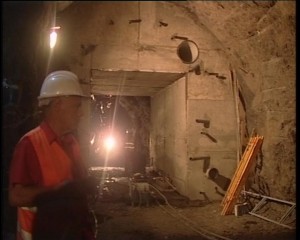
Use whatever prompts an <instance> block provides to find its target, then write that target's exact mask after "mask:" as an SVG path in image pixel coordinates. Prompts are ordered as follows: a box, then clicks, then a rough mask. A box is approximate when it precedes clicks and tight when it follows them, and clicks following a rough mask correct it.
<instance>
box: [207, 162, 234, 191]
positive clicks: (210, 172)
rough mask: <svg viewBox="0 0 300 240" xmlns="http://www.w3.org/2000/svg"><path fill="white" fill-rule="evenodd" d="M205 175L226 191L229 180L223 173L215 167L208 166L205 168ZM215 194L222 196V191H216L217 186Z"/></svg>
mask: <svg viewBox="0 0 300 240" xmlns="http://www.w3.org/2000/svg"><path fill="white" fill-rule="evenodd" d="M206 176H207V177H208V179H209V180H212V181H213V182H214V183H215V184H217V185H218V186H219V187H220V188H221V189H222V190H223V191H227V189H228V187H229V185H230V182H231V180H230V179H229V178H227V177H225V176H223V175H221V174H220V173H219V171H218V169H216V168H208V169H207V170H206ZM215 189H216V192H217V194H220V195H221V196H224V194H223V193H221V192H219V191H218V188H217V187H216V188H215Z"/></svg>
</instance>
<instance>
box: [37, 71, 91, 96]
mask: <svg viewBox="0 0 300 240" xmlns="http://www.w3.org/2000/svg"><path fill="white" fill-rule="evenodd" d="M71 95H73V96H74V95H75V96H81V97H88V96H86V95H84V94H83V91H82V89H81V87H80V84H79V81H78V77H77V76H76V75H75V74H74V73H72V72H70V71H55V72H52V73H50V74H49V75H48V76H47V77H46V78H45V80H44V82H43V85H42V87H41V91H40V95H39V96H38V99H39V100H40V99H45V98H51V97H59V96H71Z"/></svg>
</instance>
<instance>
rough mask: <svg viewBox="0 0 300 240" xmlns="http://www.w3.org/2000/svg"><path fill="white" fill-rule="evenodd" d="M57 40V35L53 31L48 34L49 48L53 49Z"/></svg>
mask: <svg viewBox="0 0 300 240" xmlns="http://www.w3.org/2000/svg"><path fill="white" fill-rule="evenodd" d="M56 40H57V33H56V32H55V31H53V32H51V33H50V48H51V49H52V48H54V46H55V44H56Z"/></svg>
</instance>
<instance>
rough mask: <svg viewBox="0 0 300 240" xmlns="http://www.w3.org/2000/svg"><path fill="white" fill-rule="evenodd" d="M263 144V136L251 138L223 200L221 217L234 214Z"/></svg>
mask: <svg viewBox="0 0 300 240" xmlns="http://www.w3.org/2000/svg"><path fill="white" fill-rule="evenodd" d="M262 142H263V137H262V136H254V137H251V138H250V140H249V143H248V145H247V147H246V149H245V151H244V153H243V156H242V159H241V161H240V163H239V165H238V167H237V169H236V171H235V173H234V175H233V178H232V180H231V182H230V185H229V187H228V190H227V192H226V194H225V196H224V198H223V200H222V203H221V205H223V210H222V213H221V215H228V214H232V212H233V208H234V204H235V203H236V201H237V198H238V196H239V194H240V192H241V190H242V187H243V186H244V184H245V182H246V179H247V177H248V175H249V172H250V169H251V167H252V164H253V162H254V160H255V158H256V155H257V153H258V151H259V150H260V147H261V145H262Z"/></svg>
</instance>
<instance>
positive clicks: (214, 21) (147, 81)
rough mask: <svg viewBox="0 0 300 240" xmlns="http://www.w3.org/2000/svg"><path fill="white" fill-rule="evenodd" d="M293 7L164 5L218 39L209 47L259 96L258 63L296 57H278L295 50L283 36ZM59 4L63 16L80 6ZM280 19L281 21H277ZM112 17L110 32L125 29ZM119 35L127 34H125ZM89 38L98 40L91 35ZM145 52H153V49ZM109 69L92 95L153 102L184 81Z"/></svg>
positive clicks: (170, 76) (97, 77) (94, 78)
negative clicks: (162, 91)
mask: <svg viewBox="0 0 300 240" xmlns="http://www.w3.org/2000/svg"><path fill="white" fill-rule="evenodd" d="M293 2H295V1H290V2H289V3H287V2H285V1H168V2H166V4H167V5H168V7H170V8H178V9H181V10H182V11H183V12H184V14H185V15H184V16H186V17H188V18H190V19H193V23H194V24H195V25H197V26H199V28H204V29H206V30H207V32H208V33H210V34H211V36H213V39H214V41H212V42H211V45H212V46H215V48H216V49H219V48H222V50H223V51H224V52H226V54H227V55H228V56H229V57H230V58H231V59H230V61H232V64H233V65H235V67H236V68H237V69H239V70H242V71H241V73H242V74H243V75H244V76H243V77H244V79H245V80H246V81H245V82H247V79H249V80H251V88H252V89H251V90H252V91H256V88H257V87H258V86H259V85H258V81H259V78H257V77H256V78H255V75H257V72H259V71H260V70H261V64H258V62H257V59H262V60H263V61H265V62H267V61H269V60H270V59H272V57H273V56H274V55H276V56H277V57H280V56H281V55H283V56H293V52H290V51H282V52H280V53H279V52H278V50H276V49H281V48H283V47H285V45H287V44H290V45H291V46H293V42H292V41H293V40H294V36H293V35H287V34H279V32H283V31H284V30H285V28H286V26H287V24H288V25H289V26H293V23H294V22H293V21H294V18H293V15H292V13H293V11H294V9H295V4H294V3H293ZM57 3H58V5H57V6H58V7H57V9H58V11H60V12H63V13H64V12H65V11H68V10H69V9H70V8H71V7H72V6H74V4H75V3H76V2H73V1H61V2H57ZM150 10H151V9H149V14H150V13H151V11H154V9H152V10H151V11H150ZM155 11H158V12H157V14H159V13H160V12H159V11H160V10H155ZM76 14H81V15H80V16H85V15H84V11H83V10H82V11H81V10H77V12H76ZM150 15H151V14H150ZM276 16H283V17H281V18H277V17H276ZM109 17H110V18H111V19H114V21H112V20H111V21H110V22H109V23H107V26H106V28H107V30H108V31H109V30H110V28H111V29H112V28H116V27H118V26H121V24H122V22H120V23H119V24H120V25H118V22H117V19H118V17H119V16H118V15H116V16H115V15H109ZM160 17H162V18H163V19H168V17H170V16H165V15H162V16H160ZM121 19H123V18H121ZM100 20H101V19H100ZM100 20H99V21H100ZM119 20H120V19H119ZM123 20H124V19H123ZM101 21H102V20H101ZM111 24H112V25H111ZM123 25H125V23H124V24H123ZM123 25H122V26H123ZM179 25H180V24H179V23H178V24H176V26H177V27H178V26H179ZM132 26H133V25H132ZM168 28H171V22H169V26H168V27H160V28H157V29H158V30H157V31H158V32H159V33H162V29H164V31H167V29H168ZM132 29H133V28H132ZM118 31H121V32H120V33H122V34H124V35H125V34H126V33H125V32H122V30H118ZM88 35H91V36H95V35H93V34H90V33H89V34H88ZM179 35H180V34H179ZM269 35H270V36H271V37H270V38H269ZM103 37H105V36H102V35H101V37H100V39H102V38H103ZM118 37H119V36H118ZM151 37H152V35H151ZM85 39H88V37H85ZM152 40H155V38H154V39H153V38H152ZM86 41H87V40H86ZM146 50H147V51H149V49H146ZM152 51H155V49H154V50H153V49H152ZM105 69H106V70H105V71H102V70H97V73H95V72H94V74H96V75H95V76H92V80H91V82H92V89H93V91H94V92H99V93H105V94H109V93H110V94H116V93H118V92H120V88H122V92H123V93H124V95H131V96H132V95H135V96H142V95H143V96H151V95H152V94H153V93H155V92H156V91H159V90H160V89H161V88H164V87H166V86H168V85H169V84H171V83H172V82H175V81H176V80H177V79H179V78H180V77H181V76H182V75H183V74H180V73H175V72H173V73H165V72H161V73H160V72H150V71H149V72H137V71H133V70H132V69H131V70H130V71H124V70H123V71H121V70H118V71H116V72H113V71H108V70H107V69H109V68H105ZM133 69H138V68H133ZM147 69H148V68H147ZM108 80H109V82H108ZM249 82H250V81H249ZM100 84H101V86H100Z"/></svg>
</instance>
